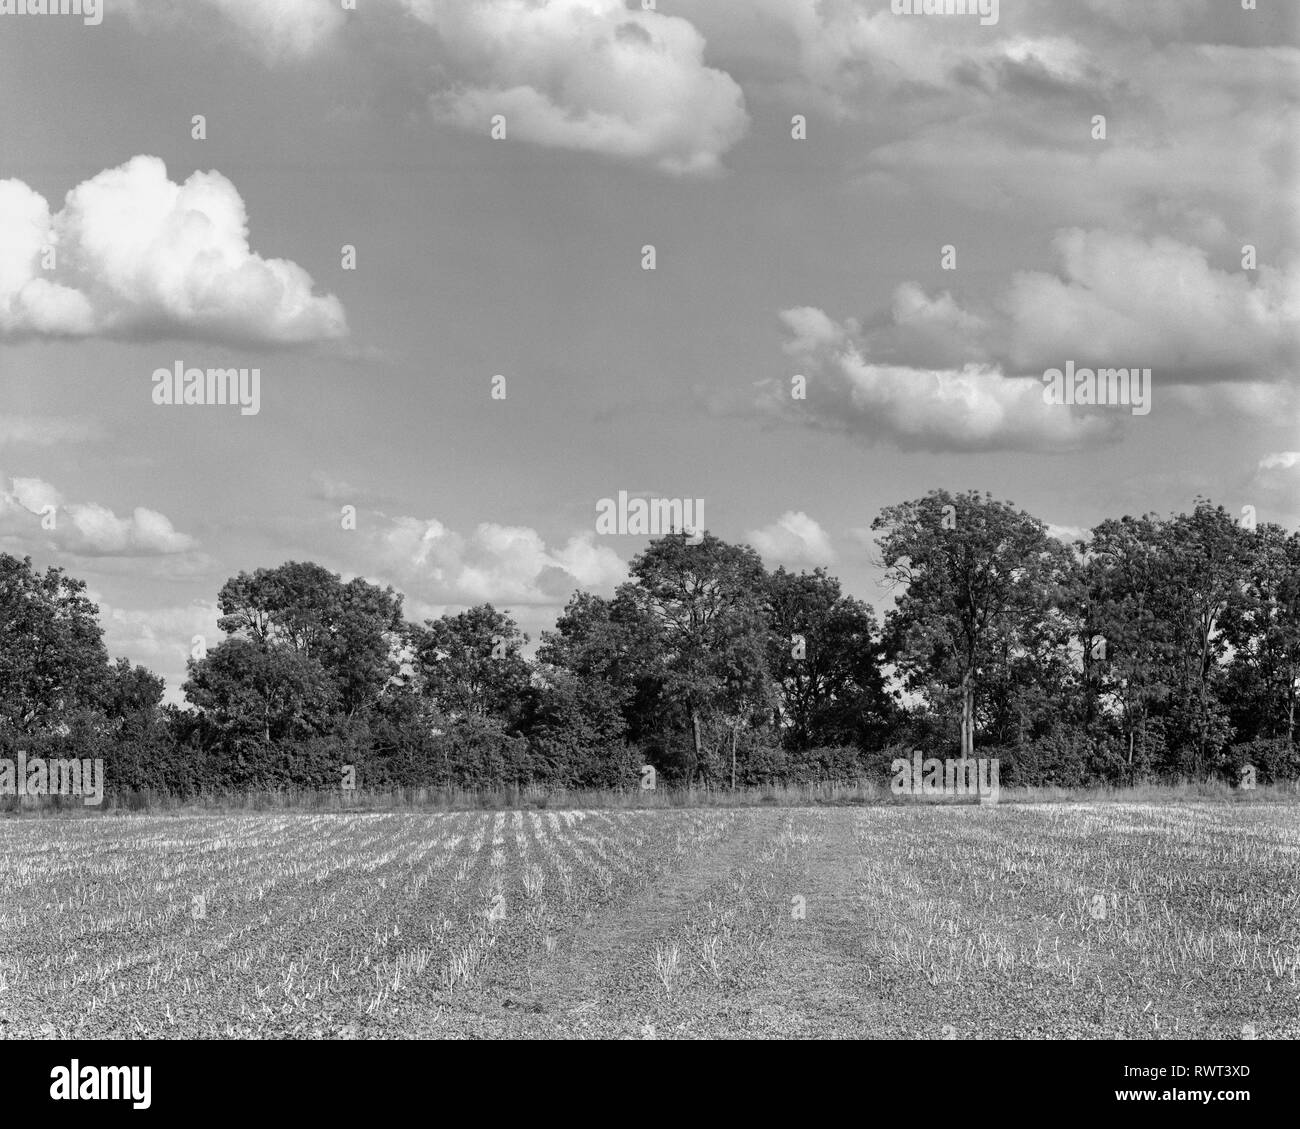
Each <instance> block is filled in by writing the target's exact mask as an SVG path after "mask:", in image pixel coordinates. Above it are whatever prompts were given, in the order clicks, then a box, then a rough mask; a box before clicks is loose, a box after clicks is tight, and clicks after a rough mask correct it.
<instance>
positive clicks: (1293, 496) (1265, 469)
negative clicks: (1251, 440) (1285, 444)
mask: <svg viewBox="0 0 1300 1129" xmlns="http://www.w3.org/2000/svg"><path fill="white" fill-rule="evenodd" d="M1249 490H1250V496H1248V497H1247V498H1246V501H1248V502H1252V503H1255V504H1257V508H1258V511H1259V520H1260V521H1275V522H1277V523H1278V524H1280V525H1285V526H1287V527H1289V528H1295V525H1296V523H1297V521H1300V451H1274V452H1271V453H1270V454H1267V455H1265V456H1264V457H1263V458H1262V459H1260V460H1259V464H1258V465H1257V466H1256V467H1255V473H1254V475H1253V477H1252V478H1251V481H1250V484H1249Z"/></svg>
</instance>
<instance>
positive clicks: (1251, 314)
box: [1005, 229, 1300, 382]
mask: <svg viewBox="0 0 1300 1129" xmlns="http://www.w3.org/2000/svg"><path fill="white" fill-rule="evenodd" d="M1054 246H1055V249H1056V252H1057V255H1058V257H1059V258H1060V260H1061V273H1060V274H1059V275H1055V274H1045V273H1042V272H1037V271H1033V272H1022V273H1019V274H1017V275H1016V276H1015V277H1014V278H1013V279H1012V282H1011V286H1010V288H1009V291H1008V293H1007V295H1006V298H1005V305H1006V308H1007V311H1008V315H1009V319H1010V339H1011V350H1010V352H1011V356H1010V360H1011V363H1012V364H1014V365H1017V366H1021V367H1024V368H1035V367H1051V366H1054V365H1060V364H1062V363H1063V362H1064V361H1065V360H1066V359H1074V360H1075V361H1076V362H1078V363H1080V364H1085V363H1088V362H1089V361H1094V362H1100V363H1104V364H1107V365H1117V366H1130V365H1140V366H1151V367H1152V368H1153V369H1155V370H1156V371H1155V373H1154V374H1153V375H1154V376H1155V378H1156V379H1158V380H1159V379H1172V380H1175V381H1178V382H1190V381H1197V380H1207V381H1208V380H1230V379H1243V378H1251V377H1255V378H1259V377H1263V378H1266V379H1285V378H1287V377H1288V376H1289V374H1290V373H1291V372H1292V371H1294V368H1295V364H1296V361H1297V358H1298V357H1300V270H1297V269H1296V268H1295V267H1292V268H1291V269H1290V270H1283V269H1280V268H1275V267H1271V266H1268V265H1261V266H1259V268H1258V269H1257V271H1255V272H1254V275H1255V277H1254V278H1253V279H1252V278H1251V277H1250V276H1248V275H1247V273H1245V272H1238V273H1230V272H1228V271H1224V270H1216V269H1215V268H1213V267H1211V266H1210V265H1209V263H1208V261H1207V257H1206V254H1205V252H1204V251H1203V250H1201V249H1200V248H1197V247H1190V246H1187V245H1186V244H1183V243H1179V242H1177V241H1175V240H1172V239H1163V238H1158V239H1150V240H1146V239H1141V238H1137V237H1135V236H1131V235H1124V234H1115V233H1109V232H1104V231H1080V230H1077V229H1073V230H1069V231H1063V232H1060V233H1058V235H1057V236H1056V239H1055V243H1054Z"/></svg>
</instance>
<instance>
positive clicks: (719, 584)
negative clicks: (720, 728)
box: [619, 532, 766, 784]
mask: <svg viewBox="0 0 1300 1129" xmlns="http://www.w3.org/2000/svg"><path fill="white" fill-rule="evenodd" d="M693 540H694V539H693V538H692V537H690V536H688V535H687V534H685V533H672V534H668V535H667V536H665V537H662V538H660V539H659V540H657V541H652V542H651V544H650V547H649V548H648V549H647V550H646V551H645V552H644V553H641V554H640V555H639V556H637V557H635V558H634V559H633V561H632V563H631V565H630V566H629V569H628V572H629V574H630V575H631V577H632V579H631V580H630V581H629V582H628V583H627V584H626V585H623V586H621V587H620V589H619V594H620V595H626V596H627V597H628V598H629V599H631V600H633V601H634V602H635V603H636V604H637V606H638V607H639V608H640V609H641V610H642V611H643V613H644V614H645V615H647V616H648V617H649V618H650V620H651V621H652V622H653V623H654V624H655V627H656V634H657V635H658V637H659V639H661V640H662V645H663V656H662V657H663V663H664V671H665V675H664V692H665V695H666V697H667V698H668V700H669V701H670V702H673V703H676V704H677V705H678V706H679V707H680V709H681V711H682V713H683V715H684V716H685V718H686V719H687V721H688V724H689V725H690V745H689V749H690V754H689V756H688V758H687V763H686V766H685V777H686V781H687V783H688V784H689V783H691V782H692V781H693V779H694V777H695V774H696V772H697V771H700V770H701V769H704V770H705V771H706V772H707V771H708V769H707V765H706V764H705V759H704V747H703V729H704V726H705V724H706V722H707V721H708V720H709V719H710V718H712V717H713V716H714V715H716V714H720V713H721V712H722V711H723V710H724V709H727V707H728V706H730V707H732V709H731V710H730V711H729V712H731V714H732V717H733V719H734V717H735V716H736V711H735V708H734V707H736V706H737V705H738V704H739V703H740V702H741V701H742V700H743V699H744V698H746V697H751V698H752V697H753V695H755V694H756V693H757V691H758V688H759V686H760V685H761V684H762V683H763V681H764V679H765V677H766V673H765V671H764V669H763V667H764V658H765V651H764V647H763V643H762V636H763V632H764V630H765V627H764V623H763V617H762V594H763V586H764V577H765V574H764V571H763V562H762V561H761V560H760V559H759V556H758V554H757V553H756V552H754V550H753V549H751V548H749V546H747V545H740V546H738V545H729V544H727V542H725V541H723V540H721V539H720V538H718V537H715V536H714V535H713V534H711V533H708V532H705V533H703V534H702V535H701V537H700V540H699V543H698V544H692V541H693ZM730 733H731V734H732V736H733V737H734V733H735V726H734V723H733V725H732V726H731V728H730Z"/></svg>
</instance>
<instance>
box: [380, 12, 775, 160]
mask: <svg viewBox="0 0 1300 1129" xmlns="http://www.w3.org/2000/svg"><path fill="white" fill-rule="evenodd" d="M405 3H406V6H407V8H408V9H409V10H410V11H411V13H412V14H413V15H415V16H416V18H417V19H419V20H420V21H422V22H424V23H426V24H428V25H429V26H430V27H432V28H433V29H434V31H435V32H436V33H437V36H438V39H439V40H440V42H441V45H442V48H443V50H442V51H441V52H439V56H438V57H439V58H440V59H444V58H445V63H444V65H445V66H446V67H447V68H448V71H449V74H450V76H451V81H450V83H449V84H447V85H444V86H443V87H442V88H441V89H439V90H438V91H437V92H435V93H434V95H433V96H432V98H431V102H430V104H431V106H432V108H433V110H434V113H435V114H436V115H437V116H439V117H440V118H442V119H444V120H446V121H449V122H452V123H454V124H456V125H458V126H461V127H463V128H465V129H472V130H475V131H479V132H486V131H487V128H488V124H489V122H490V120H491V118H492V116H493V115H494V114H504V115H505V118H506V122H507V130H508V133H507V136H508V137H509V138H514V139H518V140H521V141H532V142H536V143H537V144H541V145H550V146H554V147H556V148H561V149H579V150H585V151H588V152H594V153H606V154H610V155H613V156H617V157H625V158H632V159H641V160H646V161H649V162H651V163H653V164H655V165H656V166H658V167H659V168H660V169H662V170H664V171H666V172H670V173H679V174H680V173H710V172H714V171H716V170H717V169H718V168H719V167H720V165H719V158H720V156H721V155H722V154H723V153H724V152H726V151H727V150H728V149H729V148H730V147H731V146H732V145H734V144H735V143H736V142H737V141H738V140H739V139H740V137H741V136H742V135H743V134H744V132H745V130H746V128H747V126H748V122H749V119H748V116H747V114H746V113H745V106H744V95H743V93H742V92H741V89H740V87H739V86H738V85H737V84H736V83H735V81H734V80H733V79H732V78H731V76H730V75H728V74H726V73H725V72H723V71H720V70H716V69H714V68H712V67H707V66H705V65H704V38H703V36H701V35H700V33H699V32H698V31H696V29H695V27H694V26H693V25H692V24H690V23H688V22H687V21H686V20H684V19H681V18H680V17H679V16H673V15H667V14H665V13H663V12H659V11H643V10H642V9H641V8H640V7H639V6H637V7H635V8H632V9H629V8H628V7H627V6H626V5H625V4H624V2H623V0H551V2H550V3H546V4H537V3H532V2H530V0H405Z"/></svg>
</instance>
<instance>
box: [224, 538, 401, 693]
mask: <svg viewBox="0 0 1300 1129" xmlns="http://www.w3.org/2000/svg"><path fill="white" fill-rule="evenodd" d="M217 600H218V604H219V606H220V608H221V613H222V614H221V618H220V619H219V620H218V623H219V625H220V627H221V629H222V630H223V631H225V632H227V633H228V634H232V635H238V636H240V637H242V638H246V639H249V640H252V641H253V642H255V643H257V644H258V645H259V646H261V647H262V648H264V649H267V650H287V651H291V652H292V653H294V654H297V655H301V656H304V657H307V658H312V659H315V660H316V661H317V662H319V663H320V664H321V667H322V669H323V670H324V671H325V672H326V674H327V676H328V678H329V679H330V682H331V683H332V685H333V688H334V692H335V695H336V697H337V700H338V708H339V709H340V710H341V711H342V712H343V713H346V714H348V715H353V714H356V713H357V712H358V711H363V710H366V709H368V708H369V707H370V706H372V705H374V704H375V703H376V702H377V700H378V699H379V697H380V695H381V694H382V693H383V691H384V690H385V688H386V687H388V685H389V684H390V682H391V680H392V679H394V677H395V676H396V675H397V673H398V662H397V656H398V653H399V650H400V648H401V644H402V639H403V627H404V625H403V620H402V597H401V595H400V594H398V593H396V592H394V591H393V589H392V588H379V587H378V586H376V585H374V584H371V583H369V582H368V581H365V580H362V579H361V578H360V577H357V578H355V579H353V580H349V581H346V582H345V581H344V580H343V579H342V578H341V577H340V576H338V575H337V574H336V573H332V572H330V571H329V570H328V569H326V568H323V567H322V566H320V565H318V564H313V563H311V562H298V561H289V562H288V563H287V564H283V565H280V566H279V567H278V568H271V569H267V568H259V569H258V570H257V571H256V572H253V573H251V574H250V573H247V572H241V573H240V574H239V575H238V576H236V577H234V578H232V579H231V580H228V581H227V582H226V583H225V585H224V586H223V587H222V589H221V592H220V594H219V595H218V597H217Z"/></svg>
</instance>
